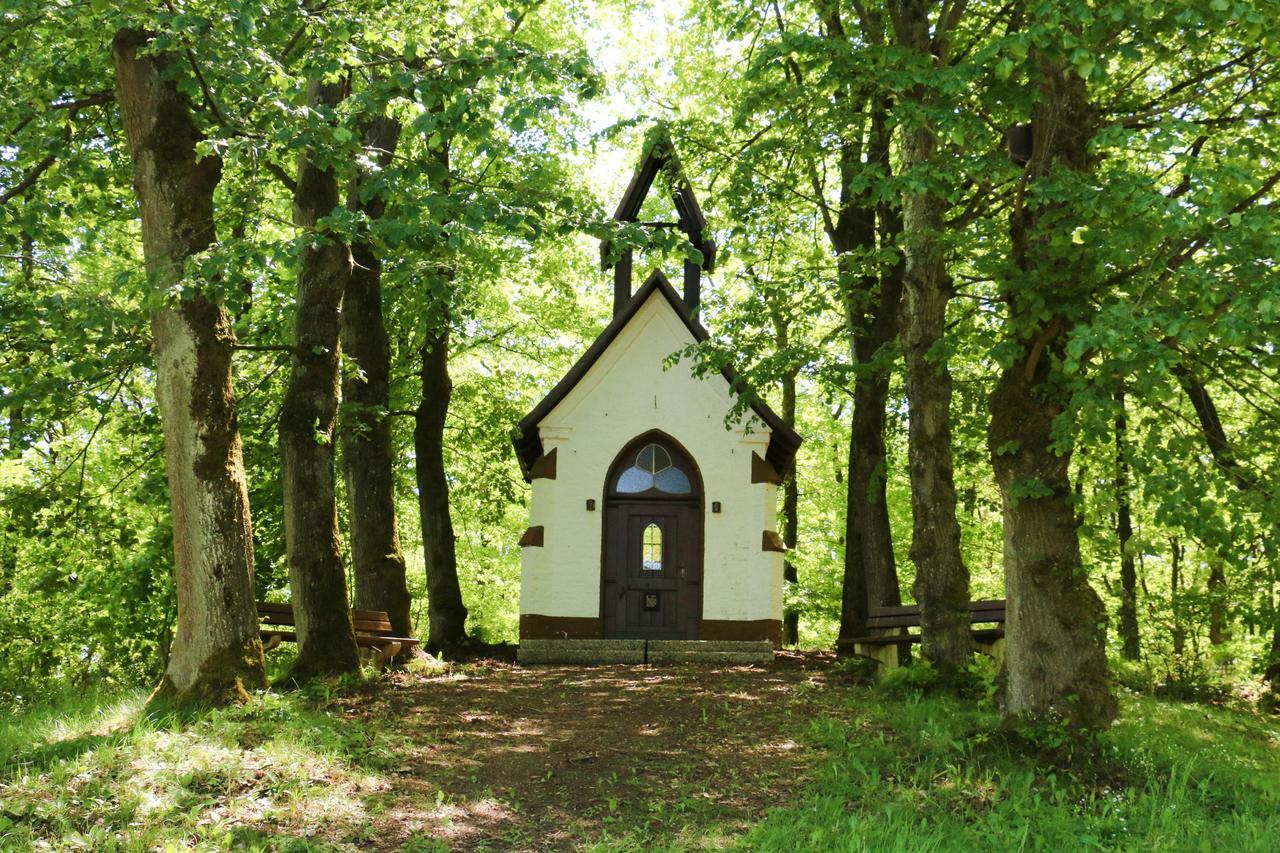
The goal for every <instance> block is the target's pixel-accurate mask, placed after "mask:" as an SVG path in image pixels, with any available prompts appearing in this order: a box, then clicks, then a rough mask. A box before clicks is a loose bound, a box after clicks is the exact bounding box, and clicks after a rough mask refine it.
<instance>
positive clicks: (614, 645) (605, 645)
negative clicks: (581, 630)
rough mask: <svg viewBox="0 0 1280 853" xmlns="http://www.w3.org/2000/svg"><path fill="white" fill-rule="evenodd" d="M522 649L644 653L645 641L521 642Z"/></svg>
mask: <svg viewBox="0 0 1280 853" xmlns="http://www.w3.org/2000/svg"><path fill="white" fill-rule="evenodd" d="M520 648H521V649H577V650H580V651H590V650H593V649H594V650H599V651H623V650H625V651H637V652H641V653H643V652H644V640H521V641H520Z"/></svg>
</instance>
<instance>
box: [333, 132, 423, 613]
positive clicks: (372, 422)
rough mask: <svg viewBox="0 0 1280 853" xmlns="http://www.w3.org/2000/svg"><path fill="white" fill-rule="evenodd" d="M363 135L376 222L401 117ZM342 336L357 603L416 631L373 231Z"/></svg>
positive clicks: (360, 250) (353, 202) (362, 181)
mask: <svg viewBox="0 0 1280 853" xmlns="http://www.w3.org/2000/svg"><path fill="white" fill-rule="evenodd" d="M362 136H363V144H364V148H365V149H366V151H367V152H368V155H367V156H369V157H370V159H371V160H372V162H373V164H375V166H374V167H373V168H365V169H361V170H360V171H359V173H358V174H357V176H356V178H355V179H354V180H353V181H352V184H351V188H350V191H349V192H348V198H347V207H348V208H349V209H350V210H352V211H357V212H359V213H362V214H363V215H364V216H366V217H368V219H369V220H370V221H371V222H376V221H377V220H379V219H380V218H381V217H382V216H383V214H384V212H385V211H386V199H385V197H384V194H383V192H382V191H381V190H380V188H379V187H378V186H377V184H376V179H377V175H378V172H379V171H380V170H382V169H386V168H387V166H389V165H390V163H391V160H392V157H393V156H394V154H395V150H396V145H397V144H398V142H399V138H400V122H398V121H396V120H395V119H393V118H390V117H382V118H377V119H374V120H372V121H370V122H368V123H366V125H365V127H364V131H363V134H362ZM341 339H342V340H341V342H342V347H343V350H344V351H345V352H346V354H347V357H348V358H349V359H350V366H349V368H348V369H347V371H346V373H345V375H344V376H343V382H342V399H343V404H342V413H341V417H340V433H341V438H342V461H343V469H344V471H345V474H346V483H347V509H348V513H349V514H350V530H351V567H352V574H353V575H354V582H355V583H354V586H355V605H356V607H358V608H360V609H363V610H382V611H385V612H386V613H387V615H388V616H389V617H390V619H391V627H392V629H393V630H394V631H395V632H396V633H397V634H398V635H399V636H402V637H411V636H413V633H412V632H413V624H412V619H411V617H410V604H411V599H410V596H409V588H408V586H407V584H406V581H405V561H404V554H403V552H402V551H401V549H400V532H399V529H398V526H397V524H396V508H395V455H394V448H393V446H392V442H391V422H390V419H389V415H388V410H389V408H390V382H391V346H390V343H389V341H388V339H387V329H386V323H385V322H384V320H383V306H382V258H381V256H380V254H379V252H378V249H377V247H376V246H375V245H374V243H373V240H372V238H371V237H369V236H366V237H365V238H363V239H358V240H356V241H355V242H354V243H353V244H352V246H351V272H350V275H349V276H348V279H347V289H346V294H345V296H344V298H343V306H342V335H341Z"/></svg>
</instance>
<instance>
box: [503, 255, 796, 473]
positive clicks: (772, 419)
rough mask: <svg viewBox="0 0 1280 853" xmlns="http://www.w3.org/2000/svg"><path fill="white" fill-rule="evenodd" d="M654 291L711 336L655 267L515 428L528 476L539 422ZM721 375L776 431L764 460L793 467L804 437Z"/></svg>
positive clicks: (733, 376)
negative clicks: (569, 367)
mask: <svg viewBox="0 0 1280 853" xmlns="http://www.w3.org/2000/svg"><path fill="white" fill-rule="evenodd" d="M655 290H656V291H657V292H659V293H661V294H662V296H663V297H664V298H665V299H666V300H667V302H668V303H669V304H670V305H671V308H672V309H673V310H674V311H675V312H676V316H678V317H679V318H680V319H681V321H683V322H684V324H685V326H686V327H687V328H688V329H689V332H690V334H692V335H693V337H694V340H696V341H697V342H698V343H702V342H703V341H706V340H707V339H708V338H710V334H708V332H707V330H706V329H704V328H703V327H702V324H701V323H699V322H698V321H697V319H696V318H694V316H693V315H692V314H691V313H690V312H689V308H688V306H686V305H685V303H684V300H682V299H681V298H680V295H679V294H677V293H676V291H675V289H674V288H673V287H672V286H671V283H670V282H669V281H667V277H666V276H665V275H663V274H662V271H661V270H654V271H653V273H652V274H650V276H649V278H648V280H647V281H645V283H644V285H643V286H641V287H640V289H639V290H637V291H636V292H635V293H633V294H632V295H631V298H630V299H629V300H627V303H626V304H625V305H624V306H623V307H622V309H621V310H620V311H618V312H617V313H616V314H615V315H614V317H613V320H612V321H610V323H609V325H608V326H605V328H604V331H603V332H601V333H600V336H599V337H597V338H596V339H595V341H594V342H593V343H592V344H591V346H589V347H588V348H587V351H586V352H585V353H583V354H582V357H581V358H579V359H578V361H577V363H575V364H574V365H573V367H572V368H571V369H570V370H569V372H568V373H566V374H565V376H564V378H563V379H561V380H560V381H559V382H558V383H556V386H555V387H554V388H552V389H551V392H550V393H549V394H547V396H546V397H544V398H543V399H542V402H540V403H538V405H536V406H534V407H533V410H532V411H531V412H529V414H527V415H525V416H524V418H522V419H521V421H520V423H519V425H518V426H517V427H516V434H515V436H514V437H513V439H512V442H513V443H514V444H515V448H516V456H517V457H518V458H519V460H520V470H521V472H522V473H523V474H524V478H525V479H526V480H528V479H529V469H530V468H531V467H532V466H533V463H534V462H535V461H537V459H538V457H539V456H541V455H542V453H543V450H542V437H541V436H540V435H539V433H538V424H539V423H541V422H542V419H543V418H545V417H546V416H547V415H549V414H550V413H551V410H552V409H554V408H555V407H556V406H557V405H558V404H559V403H560V401H561V400H563V399H564V398H565V397H566V396H568V394H569V392H570V391H572V390H573V389H574V387H575V386H576V385H577V384H578V382H579V381H581V380H582V378H583V377H584V376H586V375H587V373H588V372H589V371H590V370H591V368H592V366H593V365H595V363H596V362H597V361H598V360H599V359H600V356H602V355H604V352H605V350H607V349H608V348H609V344H611V343H613V341H614V339H615V338H617V337H618V334H619V333H620V332H621V331H622V330H623V329H624V328H626V326H627V324H628V323H629V322H631V319H632V318H633V317H635V315H636V314H637V312H639V310H640V308H641V306H643V305H644V303H645V302H646V301H647V300H648V299H649V297H650V296H652V295H653V292H654V291H655ZM720 373H721V375H722V376H724V378H725V381H726V382H728V383H729V386H730V388H732V389H733V390H734V392H736V393H738V394H744V393H745V394H748V395H749V396H750V397H751V398H752V402H751V411H753V412H754V413H755V414H756V415H757V416H758V417H759V418H760V419H761V420H762V421H764V422H765V424H766V425H767V426H768V427H769V429H770V430H771V431H772V435H771V436H770V438H769V447H768V450H767V451H766V452H765V458H766V459H767V460H768V461H769V464H771V465H772V466H773V467H774V468H775V469H776V470H777V471H778V472H780V473H786V472H787V471H789V470H790V469H791V464H792V462H793V461H794V460H795V455H796V450H797V449H799V447H800V442H801V441H802V439H801V438H800V435H799V434H798V433H797V432H796V431H795V430H794V429H792V428H791V427H789V426H787V424H786V423H785V422H784V421H783V420H782V418H780V417H778V415H777V414H775V413H774V411H773V410H772V409H770V408H769V407H768V405H766V404H765V402H764V401H763V400H761V399H759V398H758V397H755V395H753V394H751V392H750V390H749V389H748V388H747V385H746V383H745V382H744V381H743V380H742V379H741V378H740V377H739V376H738V374H737V372H736V371H734V369H733V368H732V367H728V366H726V367H725V368H724V369H722V370H721V371H720Z"/></svg>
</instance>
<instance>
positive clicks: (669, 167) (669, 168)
mask: <svg viewBox="0 0 1280 853" xmlns="http://www.w3.org/2000/svg"><path fill="white" fill-rule="evenodd" d="M645 144H646V150H645V154H644V158H643V159H641V161H640V164H639V165H638V166H637V167H636V173H635V175H634V176H633V177H632V178H631V184H630V185H629V186H628V187H627V191H626V192H625V193H623V195H622V201H621V202H619V203H618V209H617V210H615V211H614V213H613V218H614V220H615V221H617V222H637V221H638V219H639V216H640V207H641V205H643V204H644V200H645V198H646V197H648V195H649V190H650V189H652V188H653V182H654V180H655V179H656V178H657V177H658V175H659V174H662V175H663V178H664V180H665V181H666V184H667V188H668V190H669V191H670V193H671V201H672V202H673V203H674V204H675V208H676V216H677V219H678V221H677V222H641V223H640V224H641V225H643V226H645V227H647V228H679V229H680V230H681V231H683V232H684V234H685V236H686V237H688V238H689V242H690V243H691V244H693V247H694V248H695V249H697V250H698V251H699V252H700V253H701V254H702V261H701V262H700V263H694V262H693V261H690V260H686V261H685V262H684V304H685V305H686V306H687V307H688V309H689V313H690V314H693V315H695V316H696V315H697V313H698V304H699V303H700V302H701V301H702V274H703V273H704V272H708V273H710V272H714V271H715V263H716V244H715V242H714V241H713V240H712V239H711V238H710V237H708V236H706V230H707V220H706V219H705V218H703V216H702V208H700V207H699V206H698V199H697V198H696V197H695V196H694V194H693V187H692V186H691V185H690V184H689V180H688V178H686V177H685V175H684V170H683V169H682V168H681V167H680V158H679V157H677V156H676V149H675V146H674V145H672V143H671V137H670V135H669V134H668V133H667V131H666V130H665V129H664V128H662V127H658V128H657V129H656V130H655V131H654V132H653V133H652V134H650V136H649V138H648V139H647V140H646V143H645ZM612 254H613V245H612V241H610V240H608V239H605V240H601V241H600V265H601V268H602V269H604V270H606V271H607V270H608V269H609V268H610V267H613V313H614V316H617V314H618V312H619V311H621V310H622V306H624V305H626V304H627V300H628V299H630V298H631V282H632V271H631V267H632V262H633V260H634V258H633V250H631V249H625V250H623V251H622V252H621V253H620V254H619V256H618V257H617V259H616V260H614V259H612V258H611V257H610V256H611V255H612Z"/></svg>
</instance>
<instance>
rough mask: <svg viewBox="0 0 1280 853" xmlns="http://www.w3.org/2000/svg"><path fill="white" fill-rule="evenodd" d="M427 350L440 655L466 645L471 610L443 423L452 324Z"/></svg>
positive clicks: (419, 452) (426, 479) (422, 504)
mask: <svg viewBox="0 0 1280 853" xmlns="http://www.w3.org/2000/svg"><path fill="white" fill-rule="evenodd" d="M438 322H439V324H440V325H439V330H438V331H436V332H435V334H433V335H431V336H430V338H428V340H427V343H426V344H425V345H424V346H423V348H422V353H421V356H422V371H421V377H422V402H420V403H419V404H418V411H417V416H418V417H417V425H416V426H415V428H414V430H413V449H414V462H415V473H416V476H417V481H418V509H419V512H420V514H421V519H422V551H423V556H424V557H425V560H426V569H427V617H428V620H429V623H430V627H429V634H428V638H427V649H428V651H431V652H433V653H434V652H439V651H440V650H442V649H448V648H450V647H453V646H458V645H463V644H465V643H466V641H467V632H466V625H467V608H466V605H464V604H463V603H462V588H461V586H460V585H459V584H458V558H457V552H456V551H455V547H454V545H455V538H454V535H453V520H452V519H451V518H450V516H449V480H448V478H447V477H446V476H445V467H444V425H445V420H446V419H447V418H448V414H449V398H450V396H451V395H452V394H453V381H452V380H451V379H450V378H449V321H448V317H447V316H443V317H441V318H440V319H439V321H438Z"/></svg>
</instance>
